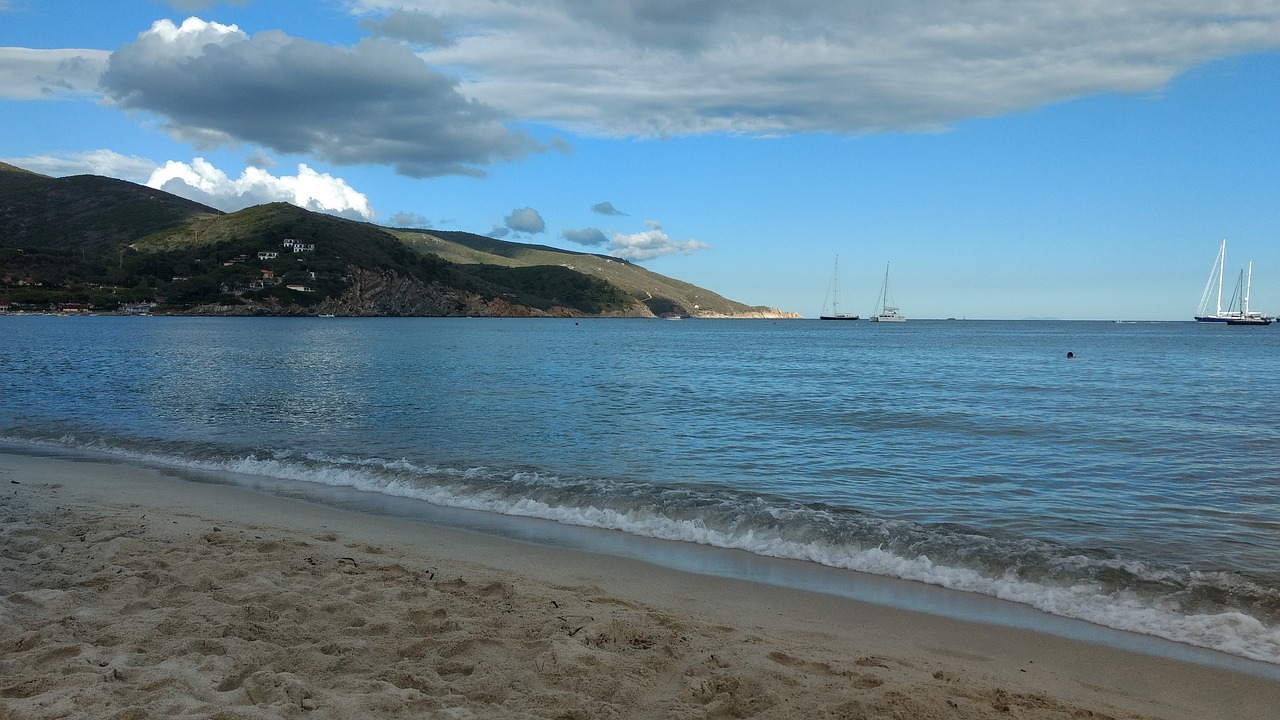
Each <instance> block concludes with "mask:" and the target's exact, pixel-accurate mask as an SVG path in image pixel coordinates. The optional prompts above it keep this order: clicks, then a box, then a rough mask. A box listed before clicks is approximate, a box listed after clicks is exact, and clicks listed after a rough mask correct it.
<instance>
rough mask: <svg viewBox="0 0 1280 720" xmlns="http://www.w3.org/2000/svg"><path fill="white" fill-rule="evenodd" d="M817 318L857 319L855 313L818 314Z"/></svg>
mask: <svg viewBox="0 0 1280 720" xmlns="http://www.w3.org/2000/svg"><path fill="white" fill-rule="evenodd" d="M818 319H819V320H857V319H858V316H857V315H819V316H818Z"/></svg>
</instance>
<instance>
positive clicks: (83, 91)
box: [0, 47, 111, 100]
mask: <svg viewBox="0 0 1280 720" xmlns="http://www.w3.org/2000/svg"><path fill="white" fill-rule="evenodd" d="M110 56H111V53H110V52H109V51H107V50H75V49H67V50H62V49H59V50H37V49H32V48H21V47H0V99H4V100H58V99H62V98H66V97H68V96H72V95H96V94H97V93H98V91H99V89H98V78H99V77H100V76H101V75H102V72H103V70H105V69H106V67H107V58H109V57H110Z"/></svg>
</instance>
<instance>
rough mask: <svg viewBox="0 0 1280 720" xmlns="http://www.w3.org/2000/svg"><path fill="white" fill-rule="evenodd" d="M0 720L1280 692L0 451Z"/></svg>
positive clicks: (923, 713) (1063, 701) (970, 628)
mask: <svg viewBox="0 0 1280 720" xmlns="http://www.w3.org/2000/svg"><path fill="white" fill-rule="evenodd" d="M0 491H3V502H2V503H0V516H2V517H3V525H2V526H0V549H2V555H3V559H2V562H0V648H2V650H0V718H63V717H85V718H89V717H92V718H162V717H163V718H276V717H316V718H405V717H422V718H673V719H674V718H739V717H742V718H746V717H756V718H867V719H870V718H921V719H932V718H938V719H942V718H965V719H968V718H1037V719H1038V718H1117V719H1119V718H1166V719H1169V720H1175V719H1184V720H1205V719H1212V718H1223V719H1224V720H1225V719H1239V720H1247V719H1249V718H1259V719H1262V718H1274V717H1275V713H1276V708H1278V707H1280V682H1275V681H1273V680H1270V679H1267V678H1264V677H1260V676H1256V675H1252V674H1246V673H1237V672H1231V671H1228V670H1224V669H1221V668H1215V667H1209V666H1205V665H1201V664H1194V663H1187V662H1182V661H1178V660H1172V659H1166V658H1158V657H1151V656H1147V655H1143V654H1138V653H1134V652H1130V651H1127V650H1121V649H1115V648H1110V647H1103V646H1099V645H1093V644H1089V643H1084V642H1078V641H1074V640H1069V639H1064V638H1062V637H1057V636H1052V635H1048V634H1042V633H1037V632H1032V631H1028V630H1019V629H1010V628H1005V627H999V626H992V625H983V624H979V623H971V622H964V621H958V620H951V619H945V618H939V617H935V616H931V615H926V614H920V613H913V612H907V611H901V610H895V609H892V608H887V607H883V606H879V605H873V604H868V603H861V602H856V601H852V600H848V599H844V598H839V597H832V596H828V595H823V594H817V593H810V592H805V591H799V590H791V589H786V588H779V587H773V586H768V585H762V584H755V583H749V582H743V581H736V580H731V579H723V578H712V577H706V576H701V575H695V574H689V573H683V572H678V571H674V570H668V569H663V568H659V567H656V566H653V565H650V564H647V563H644V562H638V561H634V560H628V559H619V558H616V557H609V556H604V555H598V554H593V553H586V552H581V551H575V550H567V549H558V548H549V547H542V546H537V545H532V544H527V543H520V542H514V541H508V540H502V539H499V538H494V537H490V536H487V535H481V534H476V533H469V532H465V531H460V530H454V529H449V528H442V527H437V526H433V525H425V524H421V523H413V522H406V521H401V520H396V519H392V518H386V517H379V516H372V515H365V514H360V513H356V512H352V511H348V510H343V509H340V508H335V507H331V506H328V505H324V504H319V503H311V502H305V501H301V500H296V499H291V498H286V497H280V496H277V495H271V494H267V493H262V492H258V491H254V490H250V489H245V488H239V487H234V486H229V485H219V484H208V483H193V482H186V481H182V480H179V479H175V478H173V477H168V476H165V475H163V474H161V473H159V472H154V471H151V470H148V469H145V468H138V467H132V466H128V465H116V464H103V463H93V462H82V461H72V460H63V459H49V458H40V457H29V456H24V455H12V454H5V455H0Z"/></svg>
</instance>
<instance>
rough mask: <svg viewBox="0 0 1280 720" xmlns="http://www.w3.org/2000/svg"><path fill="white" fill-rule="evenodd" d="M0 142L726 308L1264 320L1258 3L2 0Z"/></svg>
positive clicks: (1276, 39) (17, 155)
mask: <svg viewBox="0 0 1280 720" xmlns="http://www.w3.org/2000/svg"><path fill="white" fill-rule="evenodd" d="M0 160H2V161H4V162H7V163H10V164H12V165H17V166H19V167H22V168H26V169H29V170H34V171H36V172H41V173H45V174H48V175H52V176H57V177H61V176H66V175H76V174H82V173H92V174H97V175H105V176H109V177H116V178H121V179H124V180H129V181H132V182H137V183H141V184H146V185H150V186H152V187H156V188H161V189H164V190H166V191H169V192H173V193H175V194H179V195H183V196H185V197H189V198H191V199H194V200H198V201H200V202H204V203H206V204H208V205H212V206H214V207H217V208H219V209H222V210H226V211H234V210H238V209H241V208H244V207H248V206H251V205H255V204H259V203H263V202H273V201H278V200H285V201H288V202H293V203H295V204H298V205H301V206H303V207H308V208H310V209H314V210H319V211H322V212H328V213H332V214H335V215H340V216H344V217H351V218H356V219H361V220H367V221H370V222H375V223H378V224H380V225H388V226H395V227H412V228H424V229H437V230H462V231H467V232H473V233H477V234H481V235H490V236H493V237H500V238H503V239H506V240H512V241H517V242H528V243H534V244H539V245H548V246H552V247H556V248H561V249H565V250H574V251H581V252H593V253H600V254H607V255H612V256H616V257H621V258H626V259H628V260H631V261H632V262H635V263H637V264H640V265H643V266H644V267H647V268H649V269H650V270H653V271H654V272H658V273H661V274H663V275H667V276H669V277H673V278H677V279H680V280H684V281H686V282H690V283H693V284H695V285H698V286H701V287H704V288H707V289H709V290H712V291H715V292H717V293H719V294H721V295H724V296H725V297H728V298H730V299H732V300H737V301H739V302H744V303H747V304H750V305H767V306H770V307H777V308H780V309H782V310H789V311H794V312H798V313H800V314H802V315H804V316H806V317H816V316H817V315H818V314H820V313H821V312H823V311H824V308H825V309H826V310H828V311H829V310H830V306H829V298H830V287H831V282H832V277H833V270H834V268H835V265H836V259H837V257H838V258H839V268H840V273H839V291H840V292H839V300H840V310H841V311H842V312H856V313H862V314H864V315H865V314H868V313H871V312H873V311H874V310H875V307H876V303H877V298H878V297H879V294H880V290H881V285H882V282H883V280H884V279H885V276H886V274H887V275H888V278H889V292H890V296H891V300H892V304H896V305H898V306H899V307H900V308H901V311H902V313H903V314H904V315H905V316H907V317H908V318H946V317H958V318H959V317H963V318H970V319H1021V318H1030V317H1054V318H1062V319H1101V320H1112V319H1128V320H1185V319H1190V317H1191V316H1192V315H1193V314H1194V312H1195V311H1196V309H1197V305H1198V304H1199V301H1200V298H1201V295H1202V292H1203V290H1204V288H1205V283H1206V281H1207V280H1208V278H1209V275H1210V270H1211V268H1212V265H1213V262H1214V259H1215V257H1216V255H1217V251H1218V246H1219V244H1220V243H1221V242H1222V240H1224V239H1225V240H1226V241H1227V260H1226V275H1227V280H1226V284H1227V285H1228V287H1227V289H1226V292H1225V294H1224V302H1225V299H1226V298H1228V297H1229V296H1230V294H1231V287H1232V286H1233V285H1234V278H1236V277H1237V274H1238V273H1239V272H1240V271H1241V269H1242V268H1244V267H1245V266H1246V263H1248V262H1249V261H1252V263H1253V274H1252V279H1253V292H1252V295H1251V298H1250V308H1251V309H1253V310H1261V311H1263V312H1266V313H1268V314H1276V313H1280V0H1074V1H1073V2H1062V1H1061V0H789V1H788V2H778V1H777V0H736V1H735V2H727V1H725V0H718V1H717V0H223V1H219V0H113V1H112V2H110V3H106V2H90V3H86V2H83V0H47V1H46V0H0Z"/></svg>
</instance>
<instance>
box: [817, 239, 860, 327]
mask: <svg viewBox="0 0 1280 720" xmlns="http://www.w3.org/2000/svg"><path fill="white" fill-rule="evenodd" d="M830 298H831V314H830V315H827V314H826V312H827V306H826V304H825V303H824V304H823V306H822V312H823V314H822V315H819V316H818V319H819V320H857V319H858V316H857V315H850V314H849V313H842V312H840V256H839V255H837V256H836V265H835V269H833V270H832V271H831V294H830Z"/></svg>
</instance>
